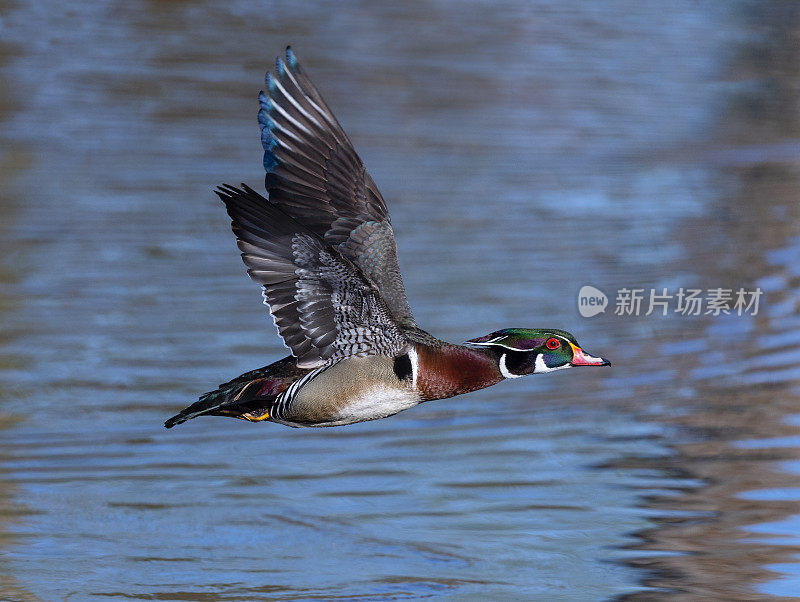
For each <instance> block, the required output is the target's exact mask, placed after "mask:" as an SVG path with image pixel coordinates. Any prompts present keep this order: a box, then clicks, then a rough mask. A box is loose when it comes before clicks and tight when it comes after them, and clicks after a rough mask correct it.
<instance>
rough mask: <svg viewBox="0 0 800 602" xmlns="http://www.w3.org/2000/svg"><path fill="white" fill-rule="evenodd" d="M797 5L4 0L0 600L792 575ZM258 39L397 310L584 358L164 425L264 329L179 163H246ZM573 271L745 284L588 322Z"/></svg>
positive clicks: (254, 181)
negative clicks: (400, 391) (388, 225)
mask: <svg viewBox="0 0 800 602" xmlns="http://www.w3.org/2000/svg"><path fill="white" fill-rule="evenodd" d="M799 31H800V11H798V8H797V5H796V4H794V3H783V2H770V1H766V2H713V1H712V2H705V3H695V2H677V3H670V4H669V5H657V4H647V3H641V4H632V3H627V2H602V3H566V4H565V3H561V2H549V1H545V2H518V3H515V2H510V3H506V4H504V6H503V7H496V6H489V5H485V4H483V3H478V2H475V3H472V2H463V3H447V2H422V3H413V4H397V5H390V4H388V3H385V4H381V5H378V4H374V3H366V2H347V3H337V4H335V5H334V4H326V3H316V2H292V3H282V2H279V3H276V4H274V5H272V6H268V5H266V4H265V3H257V2H244V1H236V0H234V1H233V2H227V3H212V2H192V1H178V2H163V3H162V2H145V1H134V2H127V3H123V2H106V3H79V2H72V1H69V0H68V1H66V2H60V3H56V2H50V1H42V2H36V3H32V2H12V3H10V4H6V5H4V6H3V7H2V8H0V32H1V33H2V36H1V37H0V77H1V78H2V92H1V93H0V175H2V183H3V185H2V187H0V399H2V406H0V429H2V431H1V432H2V436H0V467H1V469H0V554H1V555H0V598H2V599H9V600H21V601H27V600H59V599H69V600H85V599H92V600H104V599H108V600H115V599H147V600H153V599H156V600H187V601H188V600H288V599H331V598H341V599H363V600H373V599H375V600H382V599H403V598H421V597H437V596H445V597H452V598H456V599H543V600H544V599H546V600H604V599H629V600H662V599H676V600H690V599H691V600H696V599H722V600H752V599H763V600H770V599H778V598H780V597H795V596H800V476H799V475H800V403H798V402H799V401H800V388H798V384H800V315H799V314H798V304H800V267H799V266H800V204H799V203H798V201H799V200H800V178H799V176H800V108H799V107H800V104H798V90H799V89H800V74H799V73H798V65H800V56H798V48H800V43H799V39H798V35H799V34H798V32H799ZM287 43H292V44H293V46H294V48H295V50H296V52H297V54H298V56H299V57H300V59H301V61H302V62H303V63H304V66H305V68H306V70H307V71H308V72H309V73H310V74H311V76H312V77H313V79H314V80H315V81H316V82H317V85H318V86H319V87H320V88H321V90H322V91H323V94H324V95H325V96H326V98H327V100H328V102H329V104H330V105H331V106H332V107H333V109H334V111H335V112H336V113H337V114H338V116H339V119H340V121H341V122H342V124H343V125H344V127H345V129H346V130H347V131H348V132H349V134H350V136H351V138H352V139H353V141H354V143H355V145H356V148H357V150H358V151H359V153H360V154H361V156H362V157H363V159H364V161H365V163H366V164H367V167H368V169H369V170H370V172H371V174H372V175H373V177H374V179H375V180H376V182H377V183H378V185H379V186H380V187H381V190H382V191H383V194H384V196H385V197H386V199H387V201H388V203H389V206H390V209H391V212H392V216H393V223H394V226H395V231H396V235H397V240H398V245H399V252H400V262H401V267H402V268H403V271H404V273H405V282H406V288H407V290H408V295H409V300H410V303H411V306H412V308H413V309H414V312H415V315H416V317H417V320H418V322H419V323H420V324H421V325H422V326H423V327H425V328H426V329H428V330H430V331H431V332H432V333H434V334H435V335H437V336H440V337H442V338H445V339H449V340H453V341H462V340H465V339H467V338H471V337H474V336H478V335H481V334H484V333H487V332H490V331H492V330H495V329H498V328H501V327H504V326H553V327H561V328H565V329H568V330H570V331H572V332H574V333H576V334H577V336H578V338H579V340H580V341H581V342H582V343H583V344H584V345H585V347H586V348H587V349H588V350H589V351H590V352H593V353H597V354H602V355H603V356H606V357H609V358H611V359H612V360H613V361H614V367H613V369H610V370H602V371H600V370H598V371H593V370H570V371H565V372H559V373H556V374H552V375H546V376H536V377H531V378H528V379H520V380H518V381H514V382H507V383H503V384H501V385H499V386H497V387H493V388H490V389H486V390H484V391H481V392H478V393H474V394H471V395H468V396H464V397H460V398H455V399H451V400H443V401H437V402H432V403H429V404H425V405H423V406H420V407H417V408H414V409H412V410H410V411H408V412H404V413H401V414H400V415H398V416H395V417H392V418H390V419H387V420H383V421H377V422H371V423H364V424H358V425H354V426H350V427H346V428H339V429H321V430H315V429H305V430H296V429H289V428H285V427H280V426H277V425H272V424H249V423H245V422H240V421H234V420H227V419H221V418H204V419H198V420H195V421H191V422H189V423H187V424H185V425H183V426H181V427H179V428H176V429H173V430H170V431H167V430H165V429H164V428H163V427H162V422H163V420H164V419H165V418H167V417H169V416H170V415H172V414H173V413H175V412H176V411H177V410H179V409H181V408H182V407H184V406H185V405H187V404H188V403H190V402H191V401H193V400H194V399H195V398H196V396H197V395H198V394H199V393H202V392H203V391H206V390H208V389H209V388H213V386H214V385H216V384H217V383H218V382H221V381H224V380H227V379H229V378H231V377H233V376H236V375H237V374H239V373H241V372H244V371H246V370H248V369H252V368H254V367H257V366H262V365H265V364H267V363H269V362H271V361H273V360H274V359H277V358H279V357H281V354H282V353H283V349H282V346H281V344H280V341H279V340H278V338H277V336H276V335H275V334H274V332H273V329H272V324H271V321H270V319H269V317H268V316H267V314H266V312H265V311H264V308H263V307H262V306H261V304H260V295H259V292H258V289H257V287H256V286H255V285H253V284H252V283H251V282H249V280H248V279H247V278H246V276H245V275H244V273H243V267H242V265H241V262H240V260H239V258H238V257H237V252H236V249H235V245H234V243H233V237H232V235H231V233H230V231H229V228H228V219H227V217H226V215H225V213H224V211H223V209H222V207H221V205H220V204H219V202H218V201H217V200H216V199H215V198H214V196H213V195H212V194H211V189H212V187H213V186H215V185H217V184H219V183H221V182H231V183H238V182H240V181H243V182H248V183H250V184H251V185H252V186H254V187H260V182H261V181H262V178H263V173H262V168H261V165H260V163H261V149H260V144H259V137H258V130H257V125H256V121H255V111H256V102H255V94H256V93H257V91H258V89H259V84H260V82H261V78H262V77H263V72H264V70H265V69H267V68H268V67H269V66H270V65H271V63H272V58H273V57H274V56H275V55H276V54H278V53H279V52H281V50H282V48H283V47H284V46H285V44H287ZM584 284H592V285H594V286H596V287H598V288H600V289H602V290H604V291H606V292H607V293H608V294H609V295H610V296H611V297H612V304H613V302H614V299H613V297H614V295H615V293H616V291H617V290H618V289H620V288H623V287H628V288H636V287H638V288H643V289H646V290H649V289H651V288H656V289H659V290H661V289H663V288H667V289H669V290H672V291H676V290H677V289H678V288H680V287H685V288H686V287H697V288H704V289H706V288H718V287H724V288H733V289H738V288H740V287H743V288H745V289H753V288H755V287H760V288H761V289H762V290H763V291H764V296H763V297H762V299H761V305H760V309H759V312H758V314H757V315H755V316H749V315H746V316H736V315H728V316H726V315H720V316H714V315H701V316H697V317H688V316H680V315H676V314H675V313H670V314H669V315H667V316H662V315H659V312H658V311H656V312H654V313H653V314H651V315H649V316H644V315H642V316H639V317H635V316H616V315H614V312H613V306H612V307H611V308H609V310H608V311H606V312H605V313H604V314H601V315H599V316H596V317H593V318H588V319H587V318H582V317H581V316H580V315H579V314H578V311H577V305H576V295H577V291H578V289H579V288H580V287H581V286H583V285H584ZM642 313H644V311H643V312H642Z"/></svg>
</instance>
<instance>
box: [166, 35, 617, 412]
mask: <svg viewBox="0 0 800 602" xmlns="http://www.w3.org/2000/svg"><path fill="white" fill-rule="evenodd" d="M266 87H267V91H266V92H261V93H260V94H259V101H260V104H261V108H260V110H259V112H258V122H259V125H260V126H261V142H262V144H263V146H264V168H265V169H266V172H267V176H266V189H267V193H268V195H267V197H266V198H265V197H263V196H261V195H260V194H258V193H257V192H255V191H254V190H252V189H251V188H249V187H248V186H246V185H245V184H242V185H241V187H239V188H236V187H234V186H229V185H223V186H220V187H219V188H218V189H217V190H216V191H215V192H216V194H217V195H218V196H219V198H220V199H221V200H222V202H223V203H225V207H226V209H227V212H228V215H229V216H230V217H231V219H232V220H233V222H232V228H233V232H234V234H235V235H236V241H237V245H238V247H239V250H240V251H241V254H242V259H243V260H244V263H245V265H246V266H247V273H248V274H249V275H250V278H252V279H253V280H254V281H255V282H257V283H258V284H260V285H261V287H262V290H263V296H264V303H265V304H266V305H268V306H269V311H270V314H271V315H272V317H273V319H274V321H275V326H276V327H277V329H278V333H279V334H280V336H281V338H282V339H283V342H284V343H285V344H286V346H287V347H288V348H289V350H290V351H291V355H289V356H287V357H285V358H283V359H281V360H279V361H277V362H275V363H273V364H270V365H269V366H265V367H264V368H258V369H256V370H252V371H251V372H247V373H246V374H242V375H241V376H238V377H236V378H234V379H233V380H231V381H229V382H227V383H225V384H223V385H220V387H219V388H218V389H216V390H215V391H211V392H209V393H206V394H205V395H202V396H201V397H200V399H199V400H198V401H196V402H195V403H193V404H192V405H190V406H189V407H187V408H186V409H184V410H182V411H181V412H180V413H178V414H177V415H175V416H173V417H172V418H170V419H169V420H167V421H166V422H165V423H164V426H166V427H167V428H171V427H173V426H175V425H176V424H180V423H182V422H185V421H187V420H189V419H190V418H195V417H197V416H202V415H209V416H231V417H233V418H240V419H242V420H249V421H251V422H260V421H268V422H277V423H279V424H285V425H288V426H293V427H309V426H341V425H345V424H352V423H355V422H362V421H365V420H375V419H377V418H385V417H386V416H391V415H393V414H397V413H398V412H400V411H402V410H407V409H409V408H411V407H413V406H415V405H417V404H420V403H422V402H423V401H430V400H433V399H444V398H447V397H453V396H454V395H461V394H462V393H469V392H470V391H475V390H477V389H483V388H484V387H489V386H491V385H495V384H497V383H499V382H501V381H503V380H506V379H510V378H519V377H522V376H526V375H528V374H539V373H544V372H553V371H554V370H561V369H564V368H570V367H572V366H609V365H611V364H610V362H609V361H608V360H606V359H604V358H601V357H593V356H591V355H589V354H588V353H586V352H585V351H583V350H582V349H581V347H580V346H579V345H578V341H577V340H576V339H575V337H574V336H572V335H571V334H570V333H568V332H566V331H564V330H558V329H539V328H534V329H528V328H506V329H503V330H498V331H496V332H492V333H491V334H488V335H486V336H482V337H478V338H475V339H471V340H469V341H467V342H466V343H464V344H463V345H454V344H452V343H447V342H445V341H442V340H439V339H437V338H435V337H433V336H432V335H430V334H428V333H427V332H425V331H424V330H422V329H421V328H419V326H417V323H416V321H415V320H414V316H413V315H412V313H411V309H410V308H409V306H408V301H407V300H406V294H405V290H404V288H403V279H402V277H401V275H400V268H399V266H398V262H397V247H396V245H395V240H394V233H393V231H392V226H391V222H390V219H389V212H388V210H387V209H386V203H385V202H384V200H383V197H382V196H381V193H380V192H379V191H378V188H377V186H376V185H375V182H373V181H372V178H371V177H370V176H369V174H368V173H367V171H366V170H365V168H364V164H363V163H362V162H361V159H360V158H359V156H358V155H357V154H356V152H355V150H354V149H353V144H352V143H351V142H350V139H349V138H348V137H347V134H345V133H344V130H343V129H342V126H341V125H339V122H338V121H337V120H336V117H334V116H333V113H332V112H331V110H330V108H328V105H327V104H326V103H325V101H324V100H323V99H322V96H321V95H320V93H319V92H318V91H317V89H316V87H315V86H314V85H313V84H312V83H311V80H309V79H308V77H307V76H306V74H305V73H304V71H303V70H302V69H301V68H300V65H299V64H298V62H297V59H296V58H295V55H294V53H293V52H292V50H291V48H287V49H286V59H285V61H284V60H281V58H278V60H277V64H276V75H275V76H273V75H272V74H270V73H267V76H266Z"/></svg>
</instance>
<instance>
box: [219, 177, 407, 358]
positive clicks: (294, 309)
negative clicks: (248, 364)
mask: <svg viewBox="0 0 800 602" xmlns="http://www.w3.org/2000/svg"><path fill="white" fill-rule="evenodd" d="M216 192H217V194H218V195H219V197H220V199H222V201H223V202H224V203H225V207H226V208H227V210H228V215H230V216H231V219H232V220H233V232H234V233H235V234H236V238H237V242H238V245H239V249H240V250H241V251H242V259H243V260H244V263H245V265H247V268H248V270H247V273H248V274H250V277H251V278H252V279H253V280H255V281H256V282H258V283H259V284H261V285H263V287H264V300H265V302H266V303H267V304H268V305H269V307H270V313H271V314H272V316H273V318H274V319H275V325H276V326H277V327H278V332H279V333H280V335H281V337H283V340H284V342H285V343H286V345H287V347H289V348H290V349H291V350H292V354H293V355H294V356H295V357H296V358H297V365H298V367H300V368H314V367H317V366H321V365H323V364H325V363H326V362H330V361H335V360H338V359H342V358H345V357H351V356H364V355H378V354H384V355H389V356H395V355H399V354H401V353H404V352H406V351H407V347H408V341H407V340H406V339H405V337H404V336H403V335H402V333H401V331H400V328H399V326H398V325H397V323H396V322H395V320H394V318H393V317H392V314H391V312H390V310H389V308H388V307H387V305H386V303H385V302H384V300H383V299H382V297H381V294H380V292H379V291H378V289H377V288H375V286H374V285H373V284H372V283H371V282H369V281H368V280H367V279H366V278H365V277H364V275H363V274H362V272H361V270H360V269H359V268H358V267H357V266H355V265H354V264H353V262H352V261H350V260H349V259H348V258H347V257H345V256H344V255H343V254H342V253H340V252H339V251H338V250H337V249H336V248H334V247H331V246H330V245H328V244H327V243H326V242H325V241H323V240H322V239H321V238H320V237H319V236H317V235H316V234H315V233H314V232H312V231H311V230H310V229H308V228H306V227H304V226H303V225H301V224H299V223H298V222H296V221H295V220H294V219H293V218H292V217H291V216H289V215H288V214H286V213H285V212H284V211H282V210H281V208H280V207H278V206H277V205H275V204H274V203H270V202H269V201H268V200H267V199H265V198H264V197H262V196H261V195H259V194H258V193H256V192H255V191H253V190H251V189H250V188H248V187H247V186H245V185H244V184H242V190H239V189H238V188H234V187H232V186H227V185H226V186H223V187H221V188H220V189H219V190H217V191H216Z"/></svg>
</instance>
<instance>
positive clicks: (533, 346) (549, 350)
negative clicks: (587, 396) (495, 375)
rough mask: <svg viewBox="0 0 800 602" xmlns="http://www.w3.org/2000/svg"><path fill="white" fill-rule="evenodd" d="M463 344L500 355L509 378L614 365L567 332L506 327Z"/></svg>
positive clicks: (501, 370) (501, 364)
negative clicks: (591, 351)
mask: <svg viewBox="0 0 800 602" xmlns="http://www.w3.org/2000/svg"><path fill="white" fill-rule="evenodd" d="M464 344H465V345H468V346H470V347H481V348H484V349H490V350H492V351H493V352H494V353H495V354H496V355H497V361H498V365H499V368H500V373H501V374H502V375H503V376H504V377H506V378H517V377H519V376H525V375H527V374H540V373H542V372H552V371H553V370H561V369H562V368H571V367H573V366H610V365H611V362H609V361H608V360H607V359H604V358H602V357H594V356H592V355H589V354H588V353H586V352H585V351H584V350H583V349H581V348H580V346H579V345H578V341H576V340H575V337H574V336H572V335H571V334H570V333H568V332H566V331H565V330H555V329H539V328H504V329H503V330H498V331H496V332H493V333H491V334H487V335H486V336H483V337H478V338H477V339H471V340H469V341H467V342H466V343H464Z"/></svg>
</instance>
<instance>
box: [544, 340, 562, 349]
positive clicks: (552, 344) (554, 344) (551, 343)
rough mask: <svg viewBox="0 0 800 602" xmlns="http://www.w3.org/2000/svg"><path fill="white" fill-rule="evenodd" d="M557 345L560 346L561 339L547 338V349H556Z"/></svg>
mask: <svg viewBox="0 0 800 602" xmlns="http://www.w3.org/2000/svg"><path fill="white" fill-rule="evenodd" d="M559 347H561V341H559V340H558V339H547V348H548V349H558V348H559Z"/></svg>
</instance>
